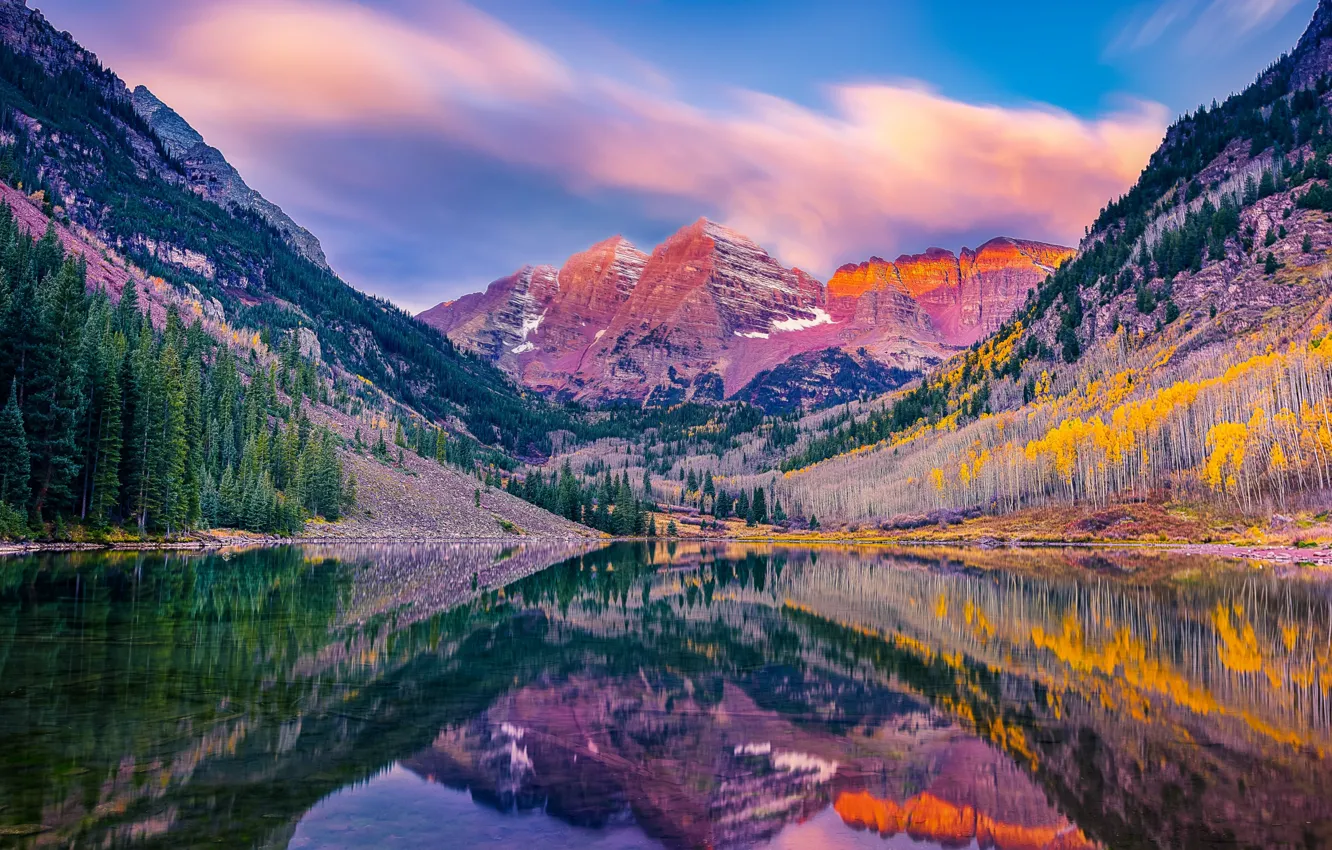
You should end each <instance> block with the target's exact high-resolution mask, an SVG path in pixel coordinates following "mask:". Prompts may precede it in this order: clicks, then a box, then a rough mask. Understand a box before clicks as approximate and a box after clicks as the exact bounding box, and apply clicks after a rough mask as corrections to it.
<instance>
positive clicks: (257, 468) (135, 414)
mask: <svg viewBox="0 0 1332 850" xmlns="http://www.w3.org/2000/svg"><path fill="white" fill-rule="evenodd" d="M0 329H2V330H3V337H2V338H0V339H2V340H3V341H2V342H0V385H3V387H4V389H5V393H6V396H7V402H6V403H5V406H4V408H3V412H0V535H3V536H11V535H13V536H19V535H23V534H24V533H25V532H26V530H27V529H28V527H29V518H30V517H31V519H32V520H33V521H34V522H35V523H37V524H39V525H41V524H45V523H46V522H48V521H52V522H54V523H55V524H56V525H57V526H59V525H61V524H63V523H65V522H67V521H72V522H79V523H82V524H84V525H85V526H86V527H88V528H89V529H91V530H92V531H93V532H99V531H100V532H104V531H106V530H107V529H109V528H110V527H112V526H113V525H116V524H123V525H127V526H130V527H134V528H137V529H138V530H139V531H140V532H162V533H167V534H171V533H173V532H179V531H182V530H185V529H190V528H198V527H213V526H217V525H225V526H231V527H238V528H245V529H250V530H253V531H272V532H280V533H294V532H295V531H297V530H299V529H300V527H301V525H302V524H303V522H304V520H305V518H306V516H323V517H325V518H328V519H337V517H338V516H339V514H340V513H341V511H342V509H343V508H344V506H346V505H349V504H351V503H354V501H355V482H354V480H349V479H347V478H344V475H343V471H342V463H341V461H340V459H339V458H338V454H337V451H336V448H337V445H338V443H339V441H338V439H337V438H336V437H335V436H334V435H333V434H332V433H330V432H329V430H328V429H327V428H314V427H312V426H311V423H310V421H309V419H308V418H307V417H306V416H305V415H304V413H303V412H302V408H301V402H302V400H303V398H304V396H305V395H306V394H307V392H308V393H309V394H310V395H318V394H320V393H325V394H326V393H327V389H326V388H325V387H322V386H320V385H319V383H318V382H317V381H315V380H313V379H306V380H291V379H290V378H289V376H290V372H289V371H286V370H285V365H286V364H283V365H284V380H283V383H284V385H285V388H286V390H287V392H288V393H289V396H288V399H289V401H287V402H285V403H284V401H283V400H281V398H280V396H279V392H278V374H279V364H276V363H274V364H271V365H270V366H268V367H266V368H265V367H259V366H258V365H257V364H256V363H246V364H243V365H244V366H246V367H249V368H248V371H249V372H250V376H249V380H248V382H247V381H245V380H243V379H242V373H241V369H240V368H239V367H238V364H237V362H236V358H235V356H234V355H233V354H232V352H231V350H230V348H228V347H227V346H225V345H220V344H218V343H217V341H216V340H214V339H212V338H211V337H209V336H208V335H207V334H205V333H204V332H203V330H202V326H201V324H200V323H199V322H197V321H196V322H195V323H194V324H192V325H190V326H188V327H187V326H186V325H185V323H184V322H183V321H182V320H181V317H180V316H179V315H178V314H177V313H176V312H175V311H174V310H173V311H170V312H168V314H167V317H166V322H165V326H164V327H163V328H162V329H161V330H155V329H154V328H153V327H152V325H151V324H150V323H149V322H148V320H147V318H146V317H145V316H144V314H143V313H142V312H141V309H140V302H139V297H138V290H137V287H136V286H135V285H134V284H133V283H131V284H130V285H128V286H127V287H126V288H125V291H124V294H123V296H122V297H121V299H120V301H119V303H118V304H116V305H115V306H112V304H111V302H110V299H109V298H107V296H106V295H105V294H104V293H101V292H97V293H94V294H89V293H88V291H87V286H86V275H85V268H84V265H83V263H82V261H81V260H79V259H76V258H74V257H71V256H67V255H66V254H65V252H64V250H63V249H62V247H61V245H60V242H59V239H58V238H57V236H56V231H55V228H54V226H52V227H50V228H48V230H47V232H46V234H45V235H44V236H43V237H42V238H41V239H33V238H32V237H31V236H30V235H28V234H26V233H24V232H23V231H22V229H21V228H20V227H19V226H18V223H17V222H16V220H15V218H14V216H13V214H12V213H11V211H10V209H9V207H8V206H3V205H0ZM297 374H300V372H299V370H297ZM57 536H63V535H60V534H57Z"/></svg>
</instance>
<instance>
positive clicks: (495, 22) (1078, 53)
mask: <svg viewBox="0 0 1332 850" xmlns="http://www.w3.org/2000/svg"><path fill="white" fill-rule="evenodd" d="M33 5H37V6H38V7H39V8H41V9H42V10H43V11H44V12H45V13H46V15H47V17H48V18H49V19H50V20H51V21H52V22H53V23H54V24H56V25H57V26H58V27H60V28H63V29H68V30H70V31H71V32H72V33H73V34H74V35H75V37H76V38H77V39H79V40H80V41H81V42H82V43H83V44H84V45H85V46H87V47H88V48H90V49H92V50H94V51H95V52H97V53H98V54H99V55H100V56H101V57H102V59H103V61H104V62H106V63H107V64H108V65H110V66H111V67H112V68H114V69H115V70H117V71H118V72H119V73H120V74H121V76H122V77H124V78H125V79H126V81H127V82H128V83H129V84H130V85H134V84H138V83H143V84H146V85H148V86H149V87H150V88H152V89H153V90H154V91H155V92H156V93H157V94H158V95H159V96H161V97H162V98H163V99H164V100H166V101H167V102H168V103H169V104H171V105H172V106H173V107H175V108H176V110H177V111H178V112H180V113H181V114H182V115H184V116H185V117H186V119H187V120H189V121H190V122H191V123H193V124H194V125H195V126H196V127H197V128H198V129H199V130H200V132H202V133H203V134H204V136H205V137H206V138H207V139H208V140H209V141H210V142H211V143H212V144H215V145H217V146H218V147H220V148H221V149H222V150H223V152H224V153H225V154H226V155H227V156H228V158H229V159H231V160H232V162H233V163H234V164H235V165H236V166H237V167H238V168H239V169H240V170H241V172H242V174H244V175H245V176H246V178H247V180H249V182H250V183H251V185H253V186H254V187H255V188H257V189H259V190H260V191H261V192H263V193H264V194H265V195H266V196H267V197H269V198H270V199H271V200H273V201H275V202H276V203H278V204H280V205H282V206H283V207H284V208H285V209H286V210H287V211H288V212H289V213H290V214H291V215H292V216H293V218H295V219H296V220H297V221H299V222H301V223H302V224H304V225H306V226H307V227H309V228H310V229H311V230H312V231H313V232H314V233H315V234H316V235H318V236H319V237H320V239H321V241H322V242H323V244H324V248H325V250H326V252H327V254H328V256H329V258H330V261H331V263H332V264H333V266H334V267H335V268H336V269H337V270H338V271H339V272H340V273H341V274H342V275H343V276H344V277H345V278H346V279H347V280H348V281H349V282H351V283H353V284H354V285H356V286H359V287H361V288H363V289H366V290H369V291H373V292H376V293H379V294H382V295H385V296H387V297H389V298H391V299H393V300H395V301H397V302H398V303H400V304H402V305H403V306H405V307H408V308H409V309H413V310H420V309H424V308H426V307H429V306H431V305H433V304H435V303H437V302H438V301H441V300H447V299H450V298H453V297H456V296H458V295H460V294H463V293H464V292H467V291H472V290H475V289H479V288H481V287H483V286H484V285H485V284H486V283H487V282H488V281H490V280H492V279H494V278H497V277H500V276H502V275H504V274H507V273H509V272H510V271H512V270H513V269H515V268H517V267H518V266H520V265H522V264H524V263H528V262H550V263H557V264H558V263H559V262H561V261H562V260H563V259H564V258H565V257H566V256H568V255H569V254H570V253H573V252H574V251H577V250H580V249H582V248H585V247H587V246H588V245H591V244H592V243H594V242H596V241H599V240H600V239H603V238H605V237H606V236H609V235H611V234H613V233H623V234H624V235H626V236H627V237H629V238H630V239H631V240H633V241H635V242H636V243H638V244H639V245H640V246H641V247H644V248H645V249H650V248H651V247H652V246H653V245H654V244H656V243H657V242H659V241H660V240H661V239H663V238H665V237H666V236H667V235H669V234H670V233H671V232H673V231H674V230H676V229H677V228H678V227H680V226H682V225H684V224H686V223H688V222H690V221H692V220H693V219H695V218H697V217H699V216H700V215H707V216H709V217H712V218H715V219H717V220H720V221H723V222H725V223H727V224H729V225H731V226H733V227H735V228H736V229H738V230H741V231H742V232H745V233H748V234H749V235H750V236H752V237H754V238H755V239H756V241H758V242H760V243H761V244H763V245H764V246H765V247H767V248H768V249H769V250H771V251H772V252H773V253H774V254H776V255H777V256H778V257H779V258H781V259H782V260H783V261H785V262H788V263H790V264H794V265H800V266H801V267H802V268H806V269H807V270H809V271H812V272H813V273H815V274H816V275H820V276H826V275H827V274H829V273H830V272H831V270H832V269H833V268H835V267H836V266H837V265H839V264H840V263H842V262H847V261H858V260H861V259H864V258H865V257H867V256H869V255H870V254H878V255H882V256H896V255H897V254H898V253H903V252H914V251H920V250H924V249H925V248H926V247H927V246H929V245H941V246H943V247H948V248H953V249H956V248H958V247H960V246H961V245H963V244H966V245H971V246H974V245H976V244H978V243H979V242H981V241H983V240H984V239H986V238H989V237H991V236H994V235H999V234H1004V235H1012V236H1021V237H1026V238H1035V239H1045V240H1049V241H1058V242H1065V243H1069V242H1073V241H1075V240H1076V239H1077V238H1078V237H1079V236H1080V235H1081V233H1082V229H1083V227H1084V226H1085V225H1086V224H1087V223H1088V222H1089V221H1090V220H1091V218H1092V217H1094V215H1095V214H1096V212H1097V210H1098V209H1099V207H1100V206H1101V205H1102V204H1103V203H1104V202H1105V201H1106V200H1108V199H1109V198H1110V197H1111V196H1113V195H1114V194H1117V193H1119V192H1122V191H1123V190H1124V189H1126V188H1128V186H1129V185H1130V184H1131V183H1132V179H1133V176H1134V175H1136V173H1137V172H1138V170H1140V169H1141V167H1142V165H1143V164H1145V162H1146V159H1147V157H1148V156H1149V155H1150V152H1151V150H1152V149H1154V148H1155V146H1156V142H1157V141H1158V140H1159V138H1160V134H1161V132H1162V130H1163V129H1164V127H1165V125H1166V123H1167V122H1168V121H1169V120H1170V119H1171V118H1173V117H1174V116H1175V115H1176V114H1178V113H1179V112H1181V111H1183V110H1187V109H1191V108H1192V107H1194V106H1196V105H1197V104H1199V103H1202V102H1205V101H1209V100H1211V99H1212V98H1213V97H1217V98H1222V97H1224V96H1225V95H1226V94H1228V93H1230V92H1231V91H1234V90H1236V89H1238V88H1241V87H1243V86H1244V85H1246V84H1247V83H1248V82H1249V81H1250V80H1252V79H1253V77H1254V76H1255V75H1256V74H1257V73H1258V71H1259V70H1261V69H1262V68H1263V67H1264V66H1266V65H1267V64H1268V63H1270V62H1271V61H1272V60H1274V59H1275V58H1276V57H1277V56H1278V55H1280V54H1281V53H1282V52H1283V51H1285V50H1288V49H1289V48H1290V47H1291V46H1293V45H1294V43H1295V41H1296V40H1297V39H1298V37H1299V34H1300V32H1301V31H1302V30H1303V28H1304V26H1305V24H1306V22H1307V20H1308V18H1309V16H1310V15H1311V14H1312V11H1313V7H1314V5H1315V4H1314V2H1313V0H1148V2H1143V3H1133V4H1113V3H1103V2H1090V3H1067V2H1062V3H1055V2H1031V3H1022V4H993V3H984V2H963V0H951V2H950V0H934V2H925V0H919V2H915V1H912V2H908V0H899V2H864V3H854V2H821V3H811V2H794V0H777V1H776V2H764V3H760V2H738V1H737V2H701V0H677V1H676V2H666V0H621V2H612V0H561V2H538V0H491V2H478V3H476V4H474V5H471V6H468V5H463V4H461V3H447V4H440V3H436V2H429V1H428V0H363V2H359V3H358V2H355V0H263V2H259V0H195V2H191V3H186V4H179V3H171V2H167V0H96V2H92V0H40V2H37V0H34V2H33Z"/></svg>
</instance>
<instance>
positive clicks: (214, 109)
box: [126, 0, 1279, 274]
mask: <svg viewBox="0 0 1332 850" xmlns="http://www.w3.org/2000/svg"><path fill="white" fill-rule="evenodd" d="M1277 2H1279V0H1277ZM161 38H163V39H164V40H165V41H166V43H168V44H169V45H170V48H169V49H168V50H166V51H163V52H160V53H155V54H147V53H141V54H139V55H138V56H137V57H136V58H135V59H134V60H133V61H132V62H131V63H129V67H127V68H126V70H127V72H128V74H127V75H128V76H130V77H131V78H133V79H136V80H138V79H141V80H144V81H146V82H148V84H149V85H150V86H151V87H152V88H154V90H155V91H157V93H158V94H159V95H160V96H162V97H163V98H164V99H165V100H166V101H167V102H169V103H174V104H177V105H178V106H179V107H180V108H181V109H182V111H183V112H184V113H185V114H186V115H187V117H189V118H190V120H191V121H195V122H196V123H197V124H198V125H199V126H200V127H201V129H203V130H204V131H205V135H210V136H211V135H213V134H212V133H211V132H210V128H224V129H220V130H219V132H222V133H226V134H243V133H244V132H246V130H254V129H265V128H268V129H272V128H283V127H292V126H295V127H321V126H327V127H344V126H345V127H354V128H363V127H383V128H385V129H386V130H392V129H393V128H399V127H411V128H413V129H414V130H417V131H424V132H427V133H431V134H435V135H437V136H438V137H439V138H440V139H441V140H446V141H448V142H449V143H451V144H461V145H465V146H468V147H471V148H472V149H475V150H477V151H479V152H481V153H484V154H486V155H489V156H492V157H496V158H498V159H501V160H504V161H507V162H510V163H515V164H519V165H522V166H524V167H527V168H531V169H535V170H538V171H540V172H542V173H546V174H549V175H552V176H554V177H555V178H557V179H559V180H561V181H563V182H564V183H565V184H566V185H567V186H569V187H570V188H571V189H573V190H575V191H593V190H599V189H613V190H621V191H629V192H636V193H642V194H644V195H649V196H663V197H670V198H675V199H683V200H685V201H687V202H692V203H696V204H697V205H698V207H699V208H700V211H715V214H717V215H718V216H719V217H720V218H722V219H723V220H724V221H726V222H727V223H728V224H729V225H731V226H732V227H734V228H736V229H738V230H741V231H743V232H745V233H747V234H749V235H750V236H751V237H753V238H755V239H756V240H757V241H759V242H761V243H763V244H765V245H766V246H768V247H770V248H771V249H774V250H775V251H776V252H777V253H778V254H779V255H780V256H781V257H782V258H783V259H784V260H785V261H787V262H789V263H794V264H799V265H801V266H803V267H805V268H808V269H810V270H812V271H814V272H816V273H822V274H827V273H828V272H829V271H830V270H831V269H832V268H833V267H835V266H836V265H838V264H839V263H841V262H844V261H846V260H850V259H860V256H859V252H863V251H864V250H865V248H866V246H873V245H891V244H894V243H895V242H896V241H897V238H896V235H897V234H903V233H919V232H923V231H934V232H941V231H942V232H961V231H966V230H973V231H974V230H976V229H977V228H991V229H993V230H994V232H995V233H1000V232H1003V233H1008V234H1011V235H1019V236H1028V237H1033V238H1045V239H1056V240H1060V241H1064V242H1074V241H1076V239H1078V238H1079V237H1080V236H1081V234H1082V231H1083V227H1084V226H1085V225H1086V224H1088V223H1089V222H1090V221H1091V220H1092V218H1093V217H1094V216H1095V215H1096V213H1097V211H1098V210H1099V209H1100V207H1101V206H1102V205H1104V204H1105V202H1106V201H1107V200H1109V199H1110V198H1112V197H1114V196H1115V195H1117V194H1118V193H1120V192H1122V191H1124V190H1125V189H1127V188H1128V187H1129V186H1130V185H1131V184H1132V182H1133V180H1134V179H1135V178H1136V176H1137V174H1138V172H1139V171H1140V170H1141V168H1142V166H1143V165H1144V164H1145V163H1146V161H1147V159H1148V157H1149V156H1150V154H1151V152H1152V151H1153V150H1154V149H1155V148H1156V146H1157V145H1158V144H1159V142H1160V139H1161V136H1162V133H1163V130H1164V127H1165V124H1166V120H1167V114H1166V111H1165V109H1164V108H1163V107H1161V106H1159V105H1155V104H1148V103H1131V104H1128V105H1127V106H1125V107H1124V108H1122V109H1119V110H1116V111H1110V112H1107V113H1106V114H1104V115H1102V116H1099V117H1097V118H1094V119H1090V120H1089V119H1086V118H1082V117H1079V116H1075V115H1072V114H1070V113H1067V112H1063V111H1060V110H1057V109H1054V108H1051V107H1047V106H1042V105H1028V106H1020V107H1008V106H996V105H985V104H971V103H964V102H961V101H957V100H954V99H950V98H948V97H945V96H943V95H941V94H939V93H937V92H934V91H931V90H930V89H928V88H926V87H924V86H921V85H919V84H917V83H914V82H910V81H907V82H892V83H858V84H847V85H840V86H835V87H833V88H831V89H830V90H829V91H828V93H827V94H828V96H827V105H826V108H824V109H811V108H808V107H805V106H802V105H799V104H795V103H792V102H790V101H787V100H784V99H782V98H779V97H774V96H771V95H766V94H762V93H756V92H747V91H740V92H736V93H735V94H734V97H733V106H732V107H731V108H729V109H726V110H717V109H703V108H700V107H697V106H695V105H692V104H690V103H688V102H686V101H684V100H681V99H679V98H678V97H675V96H673V95H671V94H669V91H670V88H669V86H666V85H656V86H651V87H650V88H640V87H634V86H632V85H629V84H626V83H623V82H619V81H617V80H612V79H609V78H606V77H600V76H595V75H591V74H587V73H580V72H577V71H575V70H573V69H572V68H571V67H570V65H569V64H568V63H565V62H562V61H561V60H560V59H559V58H557V57H555V56H554V55H552V54H551V53H550V52H549V51H547V50H546V49H544V48H543V47H542V46H540V45H538V44H535V43H533V42H532V41H530V40H528V39H526V38H524V37H522V36H520V35H519V34H517V33H515V32H513V31H512V30H510V29H508V28H506V27H505V26H503V25H502V24H500V23H499V22H497V21H495V20H494V19H492V18H490V17H488V16H486V15H484V14H482V13H481V12H478V11H476V10H475V9H472V8H470V7H468V6H463V5H451V6H448V7H447V8H446V10H445V11H444V12H443V13H442V14H441V15H440V16H438V17H437V18H436V19H434V20H433V21H431V22H430V23H429V24H427V23H425V22H423V21H419V20H408V19H405V18H400V17H396V16H393V15H390V14H387V13H385V12H380V11H372V10H370V9H368V8H366V7H362V6H358V5H355V4H353V3H350V2H341V1H340V0H334V1H333V2H317V3H316V2H306V0H272V1H271V2H230V3H207V4H200V5H199V6H198V7H197V8H196V10H195V12H194V14H193V16H192V17H190V18H187V19H186V20H185V21H184V23H183V24H181V25H180V26H179V28H178V29H176V30H174V31H173V32H169V33H166V34H164V35H163V36H161ZM224 145H225V143H224ZM919 247H922V248H923V247H924V246H919Z"/></svg>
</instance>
